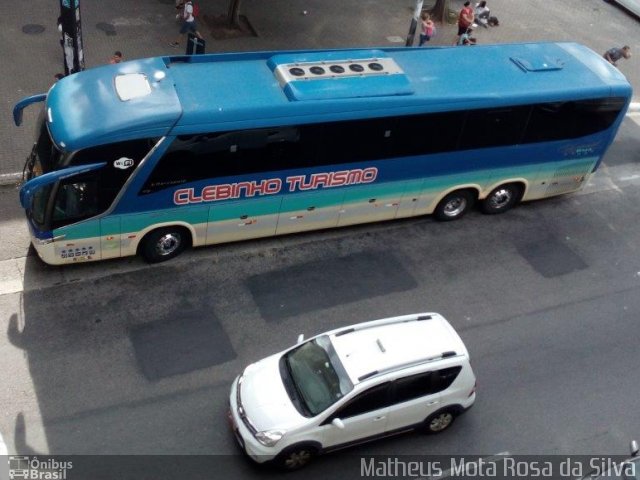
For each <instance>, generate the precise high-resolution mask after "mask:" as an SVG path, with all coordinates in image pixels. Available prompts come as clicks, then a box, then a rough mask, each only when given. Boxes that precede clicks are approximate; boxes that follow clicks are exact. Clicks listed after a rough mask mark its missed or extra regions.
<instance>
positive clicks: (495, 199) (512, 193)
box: [480, 183, 522, 215]
mask: <svg viewBox="0 0 640 480" xmlns="http://www.w3.org/2000/svg"><path fill="white" fill-rule="evenodd" d="M521 196H522V187H521V186H520V185H518V184H516V183H509V184H506V185H500V186H499V187H496V188H494V189H493V190H491V193H489V195H487V198H485V199H484V200H483V201H482V204H481V205H480V209H481V210H482V213H486V214H489V215H493V214H495V213H504V212H506V211H507V210H509V209H511V207H513V206H514V205H515V204H516V203H517V202H518V201H519V200H520V197H521Z"/></svg>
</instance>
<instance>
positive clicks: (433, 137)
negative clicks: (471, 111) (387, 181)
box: [394, 112, 464, 157]
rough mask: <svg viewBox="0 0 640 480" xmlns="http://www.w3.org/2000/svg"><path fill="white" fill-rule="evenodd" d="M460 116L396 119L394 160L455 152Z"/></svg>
mask: <svg viewBox="0 0 640 480" xmlns="http://www.w3.org/2000/svg"><path fill="white" fill-rule="evenodd" d="M463 123H464V112H442V113H427V114H423V115H410V116H408V117H400V118H398V125H397V128H396V132H395V141H394V154H395V155H394V156H398V157H408V156H411V155H425V154H427V153H439V152H451V151H453V150H455V149H456V144H457V142H458V137H459V136H460V132H461V130H462V125H463Z"/></svg>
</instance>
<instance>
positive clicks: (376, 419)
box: [373, 415, 387, 422]
mask: <svg viewBox="0 0 640 480" xmlns="http://www.w3.org/2000/svg"><path fill="white" fill-rule="evenodd" d="M385 418H387V417H386V415H383V416H382V417H376V418H374V419H373V421H374V422H379V421H380V420H384V419H385Z"/></svg>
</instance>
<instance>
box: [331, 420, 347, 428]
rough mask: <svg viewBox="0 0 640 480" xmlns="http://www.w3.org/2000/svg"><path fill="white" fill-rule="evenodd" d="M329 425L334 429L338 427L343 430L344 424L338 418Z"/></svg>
mask: <svg viewBox="0 0 640 480" xmlns="http://www.w3.org/2000/svg"><path fill="white" fill-rule="evenodd" d="M331 425H333V426H334V427H338V428H339V429H340V430H343V429H344V422H343V421H342V420H340V419H339V418H334V419H333V420H332V421H331Z"/></svg>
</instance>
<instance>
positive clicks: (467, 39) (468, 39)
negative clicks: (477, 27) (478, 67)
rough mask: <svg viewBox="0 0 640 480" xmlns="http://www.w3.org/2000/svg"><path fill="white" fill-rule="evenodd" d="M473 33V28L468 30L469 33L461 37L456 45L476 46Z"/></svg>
mask: <svg viewBox="0 0 640 480" xmlns="http://www.w3.org/2000/svg"><path fill="white" fill-rule="evenodd" d="M471 32H473V28H467V31H466V32H464V33H463V34H462V35H460V38H459V39H458V43H457V44H456V45H458V46H460V45H475V44H476V39H475V38H473V37H472V36H471Z"/></svg>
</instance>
